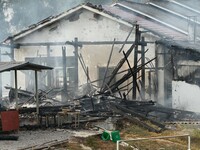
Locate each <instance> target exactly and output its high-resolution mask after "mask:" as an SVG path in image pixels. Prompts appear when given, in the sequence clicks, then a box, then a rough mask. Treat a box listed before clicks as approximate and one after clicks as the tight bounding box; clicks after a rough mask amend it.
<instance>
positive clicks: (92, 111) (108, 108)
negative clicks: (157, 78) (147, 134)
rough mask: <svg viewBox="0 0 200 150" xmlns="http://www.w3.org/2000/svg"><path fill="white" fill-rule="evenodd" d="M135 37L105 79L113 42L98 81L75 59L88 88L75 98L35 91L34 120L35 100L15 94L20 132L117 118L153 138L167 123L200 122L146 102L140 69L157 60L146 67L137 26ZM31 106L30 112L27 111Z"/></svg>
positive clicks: (23, 93) (24, 93)
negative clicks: (37, 104) (36, 96)
mask: <svg viewBox="0 0 200 150" xmlns="http://www.w3.org/2000/svg"><path fill="white" fill-rule="evenodd" d="M133 29H134V27H133V28H132V30H133ZM132 30H131V31H130V33H131V32H132ZM135 33H136V34H135V41H134V42H133V43H132V45H131V46H130V48H129V49H128V50H127V51H126V52H125V51H123V49H124V45H125V44H126V43H127V40H128V37H129V36H130V34H129V35H128V37H127V39H126V40H125V41H124V43H123V45H122V47H121V49H120V52H121V53H123V55H124V57H123V58H122V59H121V60H120V61H119V62H118V64H117V65H116V67H115V68H114V70H113V71H112V73H111V74H110V75H108V74H107V73H108V67H109V63H110V59H111V58H112V52H113V47H114V44H115V40H114V41H113V45H112V49H111V52H110V55H109V60H108V62H107V68H106V71H105V74H104V76H103V77H102V79H98V80H96V81H91V80H90V77H89V74H88V71H87V67H86V65H85V63H84V60H83V57H82V56H81V55H79V54H77V60H78V61H79V62H80V64H81V66H82V69H83V70H84V73H85V75H86V77H87V81H88V82H87V83H86V84H84V85H81V86H80V87H79V88H77V90H76V91H75V92H74V90H71V89H70V88H68V87H67V85H66V84H64V86H63V88H58V89H56V88H50V89H48V88H46V90H39V91H38V98H39V103H40V107H39V114H37V113H36V107H35V106H36V99H35V94H34V93H32V92H30V91H26V90H21V89H18V98H19V103H18V105H19V114H20V126H21V127H22V128H26V129H35V128H41V127H45V128H46V127H60V128H90V127H95V125H94V124H95V122H98V121H101V120H106V119H108V118H116V120H118V119H127V120H129V121H131V122H133V123H134V124H137V125H138V126H141V127H143V128H145V129H147V130H149V131H151V132H156V133H158V132H162V131H163V130H165V129H167V127H166V124H165V123H166V122H179V121H197V120H199V119H200V117H199V115H198V114H196V113H195V112H190V111H183V110H177V109H172V108H167V107H163V106H161V105H159V104H157V103H156V100H152V99H145V94H144V92H145V91H144V90H145V88H144V86H145V66H146V65H147V64H149V63H151V62H152V61H154V60H155V59H156V57H155V58H153V59H151V60H149V61H147V62H145V60H144V59H145V53H146V52H147V51H148V50H145V49H144V48H145V46H146V42H145V41H144V39H143V38H141V31H140V30H139V26H138V25H136V27H135ZM79 46H80V45H79ZM138 46H141V47H142V50H141V51H139V50H138ZM133 51H134V65H133V66H131V64H130V63H129V61H128V58H129V56H130V54H131V53H132V52H133ZM63 53H65V48H63ZM139 54H140V55H139ZM63 55H65V54H63ZM139 56H140V57H139ZM63 62H66V60H65V58H63ZM63 64H66V63H63ZM124 64H127V65H128V69H127V70H124V71H119V70H120V69H121V67H122V65H124ZM63 68H65V67H63ZM155 69H156V68H152V71H155ZM120 73H124V74H123V76H122V77H121V78H120V79H119V80H117V81H116V82H112V80H113V79H114V78H115V76H116V75H117V74H120ZM139 74H140V76H139ZM130 78H132V82H131V83H129V84H127V85H125V86H122V85H123V83H124V82H127V81H128V79H130ZM100 80H101V81H102V86H101V87H98V88H97V87H96V86H95V85H94V84H93V83H95V82H97V81H100ZM64 83H65V81H64ZM130 85H131V86H132V88H131V89H130V90H129V91H128V92H127V93H125V92H123V89H126V88H127V86H130ZM5 88H6V89H9V90H10V92H9V95H8V97H7V98H4V99H3V101H2V102H3V103H2V104H1V107H0V110H1V111H3V110H6V109H11V108H8V107H7V106H8V104H7V102H8V101H9V102H8V103H10V102H13V101H14V100H15V89H14V88H12V87H8V86H6V87H5ZM130 92H132V99H127V95H128V94H130ZM155 92H156V89H155ZM58 95H61V97H62V98H63V97H65V98H66V97H67V101H60V100H58V99H57V96H58ZM137 97H140V100H137ZM30 105H32V106H33V107H30ZM27 106H29V107H27ZM93 123H94V124H93ZM92 124H93V126H92Z"/></svg>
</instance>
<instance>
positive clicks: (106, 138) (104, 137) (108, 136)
mask: <svg viewBox="0 0 200 150" xmlns="http://www.w3.org/2000/svg"><path fill="white" fill-rule="evenodd" d="M101 138H102V140H104V141H108V140H110V133H108V132H106V131H104V132H103V133H102V135H101Z"/></svg>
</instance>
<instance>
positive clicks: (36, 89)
mask: <svg viewBox="0 0 200 150" xmlns="http://www.w3.org/2000/svg"><path fill="white" fill-rule="evenodd" d="M35 97H36V113H37V121H38V124H39V113H40V112H39V99H38V76H37V70H35Z"/></svg>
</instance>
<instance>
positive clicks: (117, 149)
mask: <svg viewBox="0 0 200 150" xmlns="http://www.w3.org/2000/svg"><path fill="white" fill-rule="evenodd" d="M116 150H119V141H117V148H116Z"/></svg>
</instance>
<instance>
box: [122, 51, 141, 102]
mask: <svg viewBox="0 0 200 150" xmlns="http://www.w3.org/2000/svg"><path fill="white" fill-rule="evenodd" d="M123 54H124V57H125V59H126V62H127V64H128V67H129V69H130V71H131V74H132V76H133V78H134V79H135V80H136V81H135V83H136V87H137V90H138V92H139V94H140V98H141V99H143V98H142V95H141V92H140V88H139V85H138V83H137V78H135V76H136V75H137V72H136V73H133V70H132V68H131V66H130V63H129V61H128V59H127V57H126V54H125V52H124V51H123ZM134 86H135V85H134Z"/></svg>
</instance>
